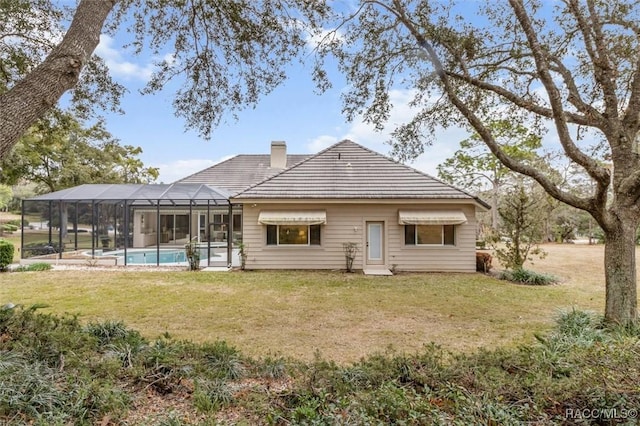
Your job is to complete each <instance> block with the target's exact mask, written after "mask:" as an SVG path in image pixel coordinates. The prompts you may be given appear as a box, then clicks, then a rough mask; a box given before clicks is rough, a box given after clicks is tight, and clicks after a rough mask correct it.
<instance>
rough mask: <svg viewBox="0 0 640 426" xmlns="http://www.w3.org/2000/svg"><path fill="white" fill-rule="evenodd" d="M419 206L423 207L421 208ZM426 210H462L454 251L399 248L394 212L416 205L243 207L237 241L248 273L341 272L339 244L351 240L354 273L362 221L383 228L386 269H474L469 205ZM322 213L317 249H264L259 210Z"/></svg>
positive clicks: (401, 241) (363, 227)
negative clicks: (242, 248) (240, 234)
mask: <svg viewBox="0 0 640 426" xmlns="http://www.w3.org/2000/svg"><path fill="white" fill-rule="evenodd" d="M423 208H427V206H424V207H423ZM428 208H429V209H451V208H462V209H463V211H464V212H465V215H466V216H467V219H468V221H467V223H465V224H463V225H459V226H457V227H456V246H455V247H415V246H405V245H404V227H403V226H402V225H399V224H398V210H400V209H420V206H419V205H416V204H397V205H393V204H383V205H362V204H346V203H345V204H317V203H307V204H298V203H295V204H294V203H291V204H274V203H271V204H270V203H259V204H255V206H254V204H245V205H244V209H243V233H244V235H243V241H244V243H245V246H246V248H247V250H248V253H249V255H248V259H247V268H249V269H344V268H345V259H344V252H343V248H342V244H343V243H345V242H356V243H358V245H359V247H360V251H359V252H358V254H357V257H356V260H355V262H354V267H355V268H356V269H362V268H363V264H364V257H363V256H364V253H363V247H365V244H366V239H365V232H366V222H367V221H381V222H384V224H385V237H384V239H385V242H386V247H385V261H386V266H387V267H389V268H391V267H393V266H394V265H395V268H396V269H397V270H399V271H457V272H473V271H475V235H476V220H475V207H474V206H473V205H470V204H469V205H456V206H452V205H451V204H442V205H434V204H430V205H429V206H428ZM287 209H291V210H302V209H308V210H319V209H321V210H326V212H327V224H326V225H323V226H322V244H321V246H302V247H268V246H266V244H265V243H266V227H265V226H264V225H260V224H259V223H258V214H259V213H260V211H261V210H287Z"/></svg>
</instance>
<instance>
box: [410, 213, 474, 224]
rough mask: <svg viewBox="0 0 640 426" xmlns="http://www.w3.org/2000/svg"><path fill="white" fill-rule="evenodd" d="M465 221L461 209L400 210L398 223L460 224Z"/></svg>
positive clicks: (465, 218)
mask: <svg viewBox="0 0 640 426" xmlns="http://www.w3.org/2000/svg"><path fill="white" fill-rule="evenodd" d="M466 221H467V217H466V216H465V215H464V213H463V212H462V210H415V211H413V210H400V211H399V212H398V223H399V224H400V225H460V224H463V223H465V222H466Z"/></svg>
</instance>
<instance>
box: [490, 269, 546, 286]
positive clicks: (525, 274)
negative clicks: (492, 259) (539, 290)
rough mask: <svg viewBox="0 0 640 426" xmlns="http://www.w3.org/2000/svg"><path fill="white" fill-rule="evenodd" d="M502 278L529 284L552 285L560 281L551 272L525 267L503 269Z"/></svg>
mask: <svg viewBox="0 0 640 426" xmlns="http://www.w3.org/2000/svg"><path fill="white" fill-rule="evenodd" d="M500 279H502V280H507V281H512V282H515V283H520V284H527V285H550V284H555V283H557V282H558V278H556V277H554V276H553V275H550V274H541V273H539V272H534V271H530V270H528V269H524V268H517V269H514V270H506V271H502V273H501V274H500Z"/></svg>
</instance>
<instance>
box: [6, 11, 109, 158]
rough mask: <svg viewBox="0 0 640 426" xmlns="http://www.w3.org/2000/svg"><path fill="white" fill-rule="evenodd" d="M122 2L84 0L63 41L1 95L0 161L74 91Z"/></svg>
mask: <svg viewBox="0 0 640 426" xmlns="http://www.w3.org/2000/svg"><path fill="white" fill-rule="evenodd" d="M117 2H118V0H82V1H80V3H79V4H78V7H77V9H76V12H75V14H74V16H73V21H72V22H71V25H70V26H69V29H68V31H67V33H66V34H65V36H64V38H63V39H62V42H60V44H59V45H58V46H56V47H55V48H54V49H53V50H52V51H51V53H50V54H49V56H47V58H46V59H45V60H44V61H43V62H42V63H41V64H40V65H38V66H37V67H36V68H35V69H34V70H33V71H31V72H30V73H29V75H27V76H26V77H25V78H24V79H23V80H21V81H20V82H18V83H17V84H16V85H15V86H14V87H13V88H11V89H10V90H9V91H8V92H5V93H3V94H1V95H0V158H5V157H6V156H7V155H9V152H10V151H11V148H12V147H13V146H14V145H15V144H16V142H17V141H18V139H20V137H21V136H22V135H23V134H24V133H25V132H26V131H27V129H28V128H29V126H31V125H32V124H33V123H34V122H35V121H36V120H37V119H39V118H40V117H42V116H43V115H44V114H45V113H46V112H47V111H48V110H49V109H50V108H51V107H53V106H54V105H55V104H56V103H57V102H58V100H59V99H60V97H61V96H62V95H63V94H64V92H66V91H67V90H69V89H71V88H73V87H74V86H75V85H76V84H77V82H78V77H79V75H80V71H81V70H82V68H83V67H84V65H85V64H86V63H87V61H88V60H89V58H90V57H91V55H92V54H93V51H94V50H95V48H96V46H98V43H99V42H100V32H101V31H102V26H103V25H104V22H105V20H106V19H107V16H109V13H111V10H112V9H113V7H114V6H115V4H116V3H117Z"/></svg>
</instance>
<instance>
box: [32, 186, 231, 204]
mask: <svg viewBox="0 0 640 426" xmlns="http://www.w3.org/2000/svg"><path fill="white" fill-rule="evenodd" d="M230 195H231V194H229V193H228V192H227V191H225V190H224V189H220V188H215V187H213V186H211V185H203V184H194V183H173V184H85V185H80V186H75V187H73V188H67V189H63V190H61V191H55V192H50V193H48V194H42V195H38V196H36V197H32V198H29V199H27V200H26V201H65V202H76V201H78V202H89V201H92V202H99V203H102V202H104V203H116V202H122V201H131V203H130V204H132V205H136V204H145V205H149V204H151V205H155V204H158V203H159V204H163V205H181V204H184V205H188V204H192V205H199V204H200V205H201V204H213V205H229V196H230Z"/></svg>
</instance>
